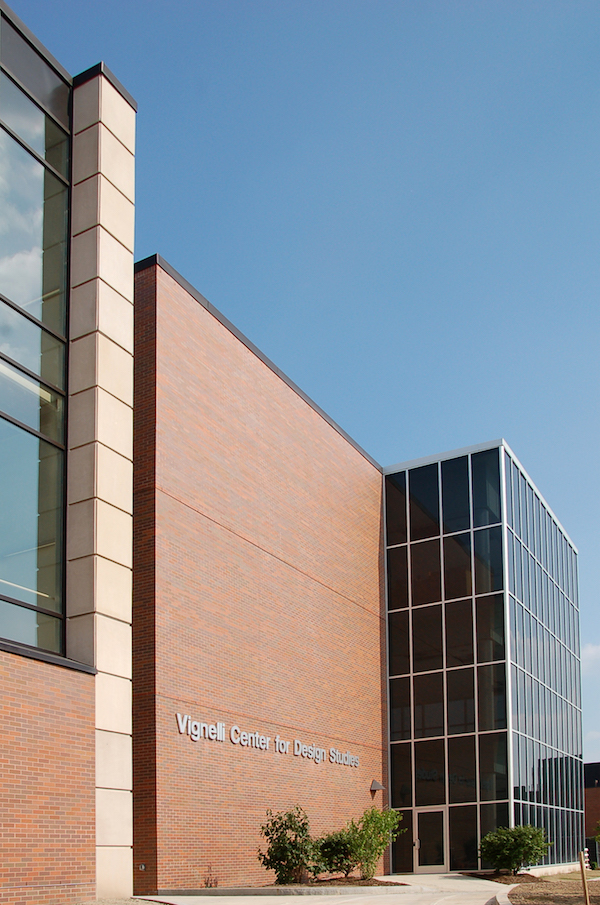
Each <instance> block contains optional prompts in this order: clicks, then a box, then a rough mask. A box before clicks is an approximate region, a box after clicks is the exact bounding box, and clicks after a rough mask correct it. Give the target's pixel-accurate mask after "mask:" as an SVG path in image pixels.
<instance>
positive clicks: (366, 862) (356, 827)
mask: <svg viewBox="0 0 600 905" xmlns="http://www.w3.org/2000/svg"><path fill="white" fill-rule="evenodd" d="M401 820H402V814H399V813H398V812H397V811H389V810H387V811H380V810H379V808H376V807H372V808H368V809H367V810H366V811H365V812H364V814H363V815H362V817H359V819H358V821H356V822H355V821H354V820H351V821H350V823H349V824H348V832H349V834H350V837H351V840H352V845H353V846H354V849H353V851H354V855H355V856H356V859H357V863H358V864H360V875H361V877H362V878H363V880H370V879H372V877H374V876H375V871H376V869H377V862H378V861H379V859H380V858H381V856H382V855H383V853H384V851H385V850H386V848H387V846H388V845H389V844H390V842H393V841H394V839H396V837H397V836H398V835H399V834H400V833H405V832H406V830H401V829H400V828H399V823H400V821H401Z"/></svg>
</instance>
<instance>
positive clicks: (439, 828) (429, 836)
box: [417, 811, 445, 867]
mask: <svg viewBox="0 0 600 905" xmlns="http://www.w3.org/2000/svg"><path fill="white" fill-rule="evenodd" d="M417 820H418V822H419V842H420V845H419V849H418V855H419V867H434V866H435V865H440V866H442V865H443V864H444V860H445V859H444V814H443V812H442V811H425V812H424V813H422V814H417Z"/></svg>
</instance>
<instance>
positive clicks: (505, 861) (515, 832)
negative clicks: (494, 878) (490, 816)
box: [480, 826, 552, 874]
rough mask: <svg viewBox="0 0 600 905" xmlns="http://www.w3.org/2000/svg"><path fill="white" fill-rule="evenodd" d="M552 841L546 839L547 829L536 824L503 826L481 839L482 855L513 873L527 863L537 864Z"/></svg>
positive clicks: (497, 868) (500, 867)
mask: <svg viewBox="0 0 600 905" xmlns="http://www.w3.org/2000/svg"><path fill="white" fill-rule="evenodd" d="M551 844H552V843H550V842H548V841H547V839H546V831H545V830H542V829H539V828H538V827H536V826H515V827H513V828H512V829H510V828H509V827H506V826H502V827H500V828H499V829H497V830H496V831H495V832H493V833H488V834H487V836H484V837H483V839H482V840H481V849H480V850H481V857H482V858H483V860H484V861H489V862H490V864H491V865H492V867H493V868H494V869H495V870H497V871H499V870H510V871H512V873H513V874H516V873H517V871H518V870H519V869H520V868H521V867H524V866H525V865H526V864H537V862H538V861H541V859H542V858H543V857H544V855H545V854H546V853H547V851H548V848H549V846H550V845H551Z"/></svg>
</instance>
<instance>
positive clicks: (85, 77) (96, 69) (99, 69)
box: [73, 60, 138, 113]
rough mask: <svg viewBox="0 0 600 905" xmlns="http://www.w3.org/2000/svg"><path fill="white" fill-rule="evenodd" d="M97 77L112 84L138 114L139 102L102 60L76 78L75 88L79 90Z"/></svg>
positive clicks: (74, 78)
mask: <svg viewBox="0 0 600 905" xmlns="http://www.w3.org/2000/svg"><path fill="white" fill-rule="evenodd" d="M97 75H103V76H104V78H105V79H107V80H108V81H109V82H110V84H111V85H112V86H113V88H115V89H116V90H117V91H118V92H119V94H120V95H121V96H122V97H123V98H124V99H125V100H126V101H127V103H128V104H129V106H130V107H133V109H134V110H135V112H136V113H137V108H138V105H137V101H136V100H135V98H133V97H132V96H131V94H130V93H129V91H128V90H127V88H125V87H124V86H123V85H122V84H121V82H120V81H119V80H118V78H117V77H116V75H115V74H114V73H113V72H111V70H110V69H109V68H108V66H107V65H106V63H104V62H103V61H102V60H101V61H100V62H99V63H96V65H95V66H90V68H89V69H86V70H84V72H80V73H79V75H76V76H74V77H73V88H79V86H80V85H85V83H86V82H91V80H92V79H95V78H96V76H97Z"/></svg>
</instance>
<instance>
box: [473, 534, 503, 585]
mask: <svg viewBox="0 0 600 905" xmlns="http://www.w3.org/2000/svg"><path fill="white" fill-rule="evenodd" d="M474 538H475V541H474V542H475V593H476V594H487V593H488V592H490V591H501V590H502V584H503V580H502V529H501V528H500V526H498V527H497V528H487V529H485V530H484V531H476V532H475V535H474Z"/></svg>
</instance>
